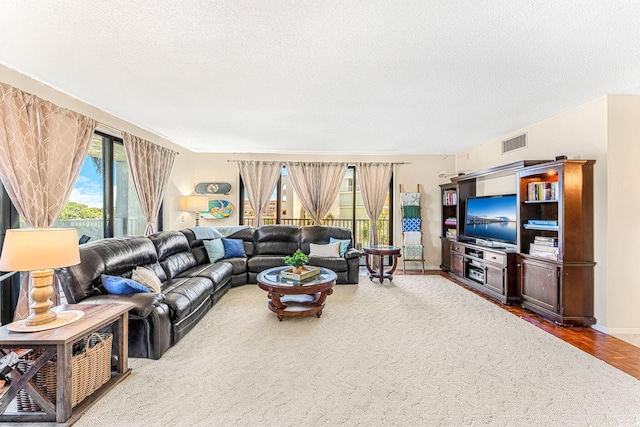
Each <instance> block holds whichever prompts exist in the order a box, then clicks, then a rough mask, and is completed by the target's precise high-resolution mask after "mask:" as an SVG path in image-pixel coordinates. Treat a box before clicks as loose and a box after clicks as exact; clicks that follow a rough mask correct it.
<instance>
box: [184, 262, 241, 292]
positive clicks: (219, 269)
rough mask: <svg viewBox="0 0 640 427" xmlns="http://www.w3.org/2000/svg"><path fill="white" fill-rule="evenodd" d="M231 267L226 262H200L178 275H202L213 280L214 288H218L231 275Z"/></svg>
mask: <svg viewBox="0 0 640 427" xmlns="http://www.w3.org/2000/svg"><path fill="white" fill-rule="evenodd" d="M232 270H233V267H232V265H231V264H229V263H228V262H216V263H215V264H201V265H196V266H195V267H191V268H190V269H188V270H185V271H183V272H182V273H180V275H179V276H178V277H179V278H180V277H204V278H206V279H209V280H210V281H211V282H213V288H214V290H218V289H219V288H221V287H222V286H223V285H225V284H226V282H227V281H228V280H229V278H230V277H231V272H232Z"/></svg>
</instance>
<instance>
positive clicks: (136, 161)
mask: <svg viewBox="0 0 640 427" xmlns="http://www.w3.org/2000/svg"><path fill="white" fill-rule="evenodd" d="M122 139H123V140H124V149H125V152H126V153H127V162H128V163H129V170H130V171H131V178H132V180H133V186H134V187H135V189H136V196H137V198H138V202H139V203H140V210H141V211H142V214H143V215H144V219H145V221H146V222H147V225H146V227H145V230H144V235H145V236H148V235H149V234H152V233H155V232H156V230H157V224H156V221H157V218H158V212H160V205H161V204H162V198H163V197H164V190H165V188H166V187H167V181H169V176H170V175H171V169H172V168H173V162H174V161H175V158H176V154H178V153H177V152H175V151H173V150H170V149H168V148H164V147H161V146H159V145H157V144H154V143H153V142H149V141H147V140H144V139H142V138H138V137H137V136H134V135H131V134H128V133H126V132H123V133H122Z"/></svg>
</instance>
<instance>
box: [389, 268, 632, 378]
mask: <svg viewBox="0 0 640 427" xmlns="http://www.w3.org/2000/svg"><path fill="white" fill-rule="evenodd" d="M421 274H422V273H421V272H420V271H409V270H407V271H406V272H405V273H403V272H402V271H398V270H396V271H395V272H394V275H407V276H410V275H411V276H413V275H421ZM424 274H433V275H440V276H442V277H445V278H447V279H449V280H451V281H452V282H454V283H457V284H458V285H460V286H462V287H463V288H465V289H467V290H469V291H471V292H473V293H475V294H476V295H479V296H481V297H482V298H484V299H486V300H487V301H489V302H491V303H493V304H495V305H497V306H498V307H500V308H502V309H504V310H507V311H508V312H510V313H511V314H513V315H514V316H518V317H520V318H521V319H523V320H525V321H527V322H529V323H531V324H532V325H535V326H537V327H538V328H540V329H542V330H543V331H545V332H548V333H550V334H552V335H553V336H555V337H558V338H560V339H561V340H563V341H565V342H567V343H569V344H571V345H573V346H574V347H577V348H579V349H580V350H582V351H584V352H586V353H588V354H590V355H592V356H594V357H597V358H598V359H600V360H602V361H603V362H605V363H608V364H609V365H611V366H613V367H615V368H617V369H620V370H621V371H622V372H625V373H627V374H629V375H631V376H632V377H634V378H636V379H639V380H640V348H639V347H636V346H634V345H631V344H629V343H628V342H625V341H622V340H621V339H618V338H615V337H612V336H611V335H607V334H605V333H603V332H599V331H596V330H595V329H593V328H588V327H562V326H558V325H556V324H554V323H552V322H549V321H548V320H546V319H544V318H542V317H541V316H539V315H537V314H535V313H532V312H530V311H528V310H525V309H523V308H522V307H520V306H516V305H504V304H500V303H499V302H496V301H494V300H492V299H490V298H488V297H487V296H485V295H483V294H481V293H479V292H477V291H475V290H474V289H471V288H469V287H467V286H465V285H464V284H462V283H460V282H458V281H456V280H455V279H454V278H452V277H450V276H449V275H448V274H446V273H443V272H441V271H439V270H430V271H425V273H424Z"/></svg>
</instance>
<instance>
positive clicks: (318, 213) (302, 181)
mask: <svg viewBox="0 0 640 427" xmlns="http://www.w3.org/2000/svg"><path fill="white" fill-rule="evenodd" d="M284 167H285V168H287V172H288V173H289V177H290V178H291V185H293V189H294V190H295V192H296V194H297V195H298V197H299V198H300V203H302V207H303V208H305V209H306V211H307V212H309V215H311V218H313V222H314V224H315V225H320V221H321V220H322V218H323V217H324V216H325V215H326V214H327V212H329V210H330V209H331V205H333V202H334V201H335V200H336V196H337V195H338V192H339V191H340V185H341V184H342V180H343V179H344V174H345V173H346V172H347V164H346V163H335V162H332V163H327V162H287V163H285V165H284Z"/></svg>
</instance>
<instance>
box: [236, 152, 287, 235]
mask: <svg viewBox="0 0 640 427" xmlns="http://www.w3.org/2000/svg"><path fill="white" fill-rule="evenodd" d="M238 169H239V170H240V176H241V177H242V182H243V183H244V188H245V190H246V191H247V197H249V203H251V206H252V207H253V210H255V211H256V222H255V226H256V227H260V226H261V225H262V213H263V212H264V211H265V209H267V206H268V205H269V200H271V195H272V194H273V189H274V188H275V186H276V183H277V182H278V179H279V178H280V173H281V172H282V162H262V161H253V160H240V161H238ZM240 197H243V195H240Z"/></svg>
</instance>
